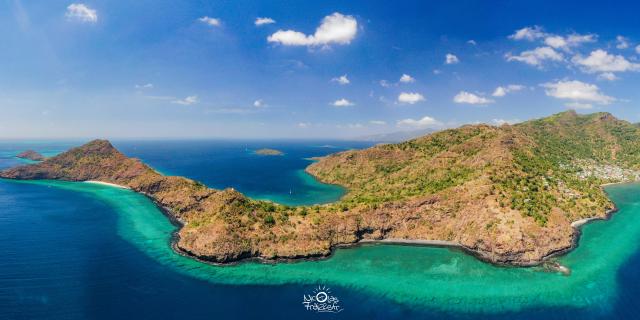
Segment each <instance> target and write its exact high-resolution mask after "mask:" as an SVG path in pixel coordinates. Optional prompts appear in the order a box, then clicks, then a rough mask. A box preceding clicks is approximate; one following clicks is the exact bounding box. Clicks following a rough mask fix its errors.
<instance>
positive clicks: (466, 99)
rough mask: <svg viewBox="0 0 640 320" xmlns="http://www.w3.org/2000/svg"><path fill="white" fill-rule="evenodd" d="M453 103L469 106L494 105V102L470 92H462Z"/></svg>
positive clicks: (455, 97) (454, 98)
mask: <svg viewBox="0 0 640 320" xmlns="http://www.w3.org/2000/svg"><path fill="white" fill-rule="evenodd" d="M453 102H455V103H467V104H489V103H493V102H494V101H493V100H491V99H487V98H485V97H482V96H479V95H476V94H473V93H470V92H466V91H460V92H459V93H458V94H456V95H455V96H454V97H453Z"/></svg>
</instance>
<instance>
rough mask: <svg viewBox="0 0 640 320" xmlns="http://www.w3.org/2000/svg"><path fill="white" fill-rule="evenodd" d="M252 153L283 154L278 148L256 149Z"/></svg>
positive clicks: (265, 154)
mask: <svg viewBox="0 0 640 320" xmlns="http://www.w3.org/2000/svg"><path fill="white" fill-rule="evenodd" d="M254 153H255V154H258V155H261V156H281V155H284V152H282V151H280V150H276V149H269V148H263V149H258V150H256V151H255V152H254Z"/></svg>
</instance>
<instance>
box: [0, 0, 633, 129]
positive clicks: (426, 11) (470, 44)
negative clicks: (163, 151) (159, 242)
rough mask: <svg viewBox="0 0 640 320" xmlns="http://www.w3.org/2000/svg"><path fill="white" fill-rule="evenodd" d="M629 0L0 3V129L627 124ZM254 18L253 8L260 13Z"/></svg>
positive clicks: (630, 90) (630, 41)
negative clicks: (567, 113)
mask: <svg viewBox="0 0 640 320" xmlns="http://www.w3.org/2000/svg"><path fill="white" fill-rule="evenodd" d="M637 12H640V4H638V3H636V2H632V1H629V2H619V3H615V2H608V4H607V5H606V6H604V5H602V3H598V2H593V4H590V3H589V2H585V1H575V2H571V1H563V2H562V3H558V1H548V2H545V1H540V2H536V4H535V5H532V4H531V2H530V1H526V2H525V1H492V2H491V3H489V2H486V1H429V2H428V3H427V2H426V1H386V2H378V3H377V2H373V1H340V2H338V1H318V2H310V1H277V2H272V3H268V2H261V3H255V2H254V1H159V0H154V1H117V2H116V1H85V2H72V1H18V0H7V1H4V2H2V3H0V43H2V49H0V114H1V116H0V138H71V137H107V138H126V137H131V138H135V137H158V138H164V137H176V138H185V137H199V138H201V137H222V138H349V137H358V136H364V135H369V134H375V133H383V132H394V131H400V130H417V129H425V128H433V129H441V128H446V127H455V126H459V125H462V124H465V123H476V122H485V123H490V124H500V123H503V122H505V121H507V122H512V121H522V120H527V119H531V118H536V117H542V116H546V115H549V114H551V113H556V112H560V111H564V110H567V109H569V108H572V109H576V110H578V111H579V112H596V111H608V112H611V113H613V114H614V115H616V116H618V117H620V118H623V119H626V120H629V121H632V122H637V121H640V111H639V110H638V107H639V106H638V101H640V93H639V92H638V91H639V90H638V88H639V85H640V46H639V45H640V28H638V23H637V19H638V18H637ZM259 18H260V19H259Z"/></svg>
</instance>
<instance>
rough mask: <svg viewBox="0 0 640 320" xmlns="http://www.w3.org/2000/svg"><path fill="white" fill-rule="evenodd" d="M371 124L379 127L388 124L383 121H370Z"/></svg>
mask: <svg viewBox="0 0 640 320" xmlns="http://www.w3.org/2000/svg"><path fill="white" fill-rule="evenodd" d="M369 123H371V124H375V125H378V126H384V125H385V124H387V122H385V121H382V120H371V121H369Z"/></svg>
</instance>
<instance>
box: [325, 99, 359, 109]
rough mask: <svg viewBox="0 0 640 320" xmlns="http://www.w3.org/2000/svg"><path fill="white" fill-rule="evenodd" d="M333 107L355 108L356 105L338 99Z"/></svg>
mask: <svg viewBox="0 0 640 320" xmlns="http://www.w3.org/2000/svg"><path fill="white" fill-rule="evenodd" d="M331 105H333V106H334V107H349V106H353V105H355V103H353V102H351V101H349V100H347V99H345V98H342V99H338V100H336V101H334V102H333V103H332V104H331Z"/></svg>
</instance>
